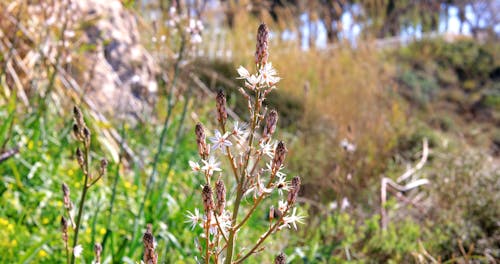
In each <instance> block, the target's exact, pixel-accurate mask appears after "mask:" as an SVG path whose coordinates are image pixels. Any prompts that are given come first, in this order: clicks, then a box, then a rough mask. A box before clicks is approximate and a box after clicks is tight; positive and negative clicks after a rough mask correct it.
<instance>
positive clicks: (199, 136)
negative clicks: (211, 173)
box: [194, 123, 209, 159]
mask: <svg viewBox="0 0 500 264" xmlns="http://www.w3.org/2000/svg"><path fill="white" fill-rule="evenodd" d="M194 132H195V134H196V144H197V145H198V154H200V157H201V158H202V159H204V158H206V157H207V156H208V154H209V153H208V147H207V143H206V135H205V129H204V128H203V125H202V124H201V123H198V124H196V127H195V129H194Z"/></svg>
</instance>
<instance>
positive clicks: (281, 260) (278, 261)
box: [274, 252, 286, 264]
mask: <svg viewBox="0 0 500 264" xmlns="http://www.w3.org/2000/svg"><path fill="white" fill-rule="evenodd" d="M274 264H286V256H285V254H284V253H283V252H281V253H280V254H279V255H278V256H276V258H275V259H274Z"/></svg>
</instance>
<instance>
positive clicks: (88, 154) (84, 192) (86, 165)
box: [71, 144, 90, 264]
mask: <svg viewBox="0 0 500 264" xmlns="http://www.w3.org/2000/svg"><path fill="white" fill-rule="evenodd" d="M89 152H90V151H89V147H88V146H87V144H85V172H84V174H85V182H84V184H83V190H82V195H81V197H80V206H79V208H78V215H77V218H76V227H75V236H74V239H73V247H72V250H75V247H76V245H77V243H78V233H79V232H80V223H81V220H82V215H83V206H84V204H85V197H86V195H87V190H88V186H87V184H88V180H89V162H90V153H89ZM73 263H75V254H73V253H72V254H71V264H73Z"/></svg>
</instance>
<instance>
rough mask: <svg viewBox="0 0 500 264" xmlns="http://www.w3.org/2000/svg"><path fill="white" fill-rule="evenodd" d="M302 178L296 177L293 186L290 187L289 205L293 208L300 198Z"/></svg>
mask: <svg viewBox="0 0 500 264" xmlns="http://www.w3.org/2000/svg"><path fill="white" fill-rule="evenodd" d="M300 184H301V181H300V177H299V176H295V177H293V179H292V184H291V186H290V191H289V192H288V200H287V202H288V204H289V205H290V206H292V205H293V204H294V203H295V201H297V197H298V196H299V191H300Z"/></svg>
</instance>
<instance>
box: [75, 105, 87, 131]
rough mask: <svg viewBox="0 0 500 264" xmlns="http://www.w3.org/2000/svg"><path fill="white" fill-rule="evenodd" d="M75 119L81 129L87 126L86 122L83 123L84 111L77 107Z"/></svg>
mask: <svg viewBox="0 0 500 264" xmlns="http://www.w3.org/2000/svg"><path fill="white" fill-rule="evenodd" d="M73 117H74V118H75V122H76V123H77V124H78V126H80V127H84V126H85V122H84V121H83V115H82V111H81V110H80V108H78V107H77V106H74V107H73Z"/></svg>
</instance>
